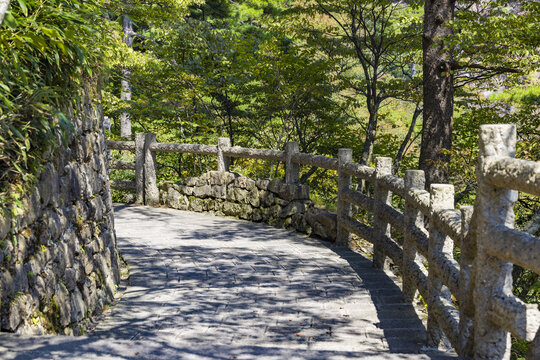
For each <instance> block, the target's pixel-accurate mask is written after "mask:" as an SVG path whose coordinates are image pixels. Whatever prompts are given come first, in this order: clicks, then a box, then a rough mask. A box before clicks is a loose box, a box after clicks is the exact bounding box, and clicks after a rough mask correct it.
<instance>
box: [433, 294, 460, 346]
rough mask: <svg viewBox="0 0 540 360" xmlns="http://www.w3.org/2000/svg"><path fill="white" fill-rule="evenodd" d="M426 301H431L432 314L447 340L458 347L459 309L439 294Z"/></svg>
mask: <svg viewBox="0 0 540 360" xmlns="http://www.w3.org/2000/svg"><path fill="white" fill-rule="evenodd" d="M428 301H430V302H431V309H432V312H433V315H434V317H435V318H436V319H437V323H438V324H439V326H440V327H441V329H442V330H443V331H444V334H445V335H446V337H447V338H448V340H450V343H451V344H452V347H453V348H454V349H459V347H460V344H459V319H460V314H459V311H458V310H457V309H456V307H455V306H454V305H453V304H451V303H450V302H448V301H447V300H446V299H444V298H442V297H439V296H437V297H435V298H434V299H429V300H428Z"/></svg>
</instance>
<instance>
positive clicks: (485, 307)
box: [473, 125, 518, 360]
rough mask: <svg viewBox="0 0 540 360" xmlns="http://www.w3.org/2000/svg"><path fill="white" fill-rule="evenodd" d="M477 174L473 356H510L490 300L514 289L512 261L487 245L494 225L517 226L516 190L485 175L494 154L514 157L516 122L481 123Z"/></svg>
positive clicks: (507, 340) (507, 337)
mask: <svg viewBox="0 0 540 360" xmlns="http://www.w3.org/2000/svg"><path fill="white" fill-rule="evenodd" d="M478 149H479V154H478V164H477V169H476V177H477V179H478V191H477V194H476V201H477V203H476V211H477V217H476V226H477V228H476V229H477V230H476V240H477V243H476V245H477V252H476V261H475V268H474V272H475V287H474V295H473V296H474V305H475V315H474V358H475V359H491V360H498V359H509V358H510V347H511V344H510V334H509V333H508V332H507V331H506V330H504V329H503V328H501V327H500V326H497V325H496V324H495V323H494V322H493V321H491V319H490V318H489V310H490V307H491V301H492V299H493V297H494V296H495V295H498V294H510V293H511V292H512V264H511V263H509V262H506V261H503V260H500V259H498V258H497V257H495V256H491V255H489V254H488V253H487V252H486V250H485V247H486V244H487V243H489V241H490V232H491V231H493V226H494V225H505V226H507V227H510V228H513V227H514V210H513V208H514V203H515V202H516V201H517V195H518V193H517V191H514V190H507V189H501V188H496V187H493V186H491V185H489V184H488V183H487V182H486V181H485V180H484V177H483V167H484V166H485V162H486V160H488V158H489V157H492V156H504V157H515V153H516V127H515V125H482V126H481V127H480V136H479V144H478Z"/></svg>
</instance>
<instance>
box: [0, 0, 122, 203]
mask: <svg viewBox="0 0 540 360" xmlns="http://www.w3.org/2000/svg"><path fill="white" fill-rule="evenodd" d="M103 23H104V22H103V19H101V18H100V17H99V4H98V3H97V2H95V1H76V0H53V1H42V0H18V1H14V2H11V7H10V10H9V12H8V13H7V16H6V18H5V21H4V23H3V25H2V27H1V28H0V69H1V70H0V119H1V123H0V198H2V200H5V199H4V198H5V197H9V198H10V200H9V201H7V200H5V201H1V203H2V204H6V203H13V202H16V201H18V199H19V196H20V195H18V194H19V193H21V192H23V191H24V190H25V189H26V188H27V187H28V186H30V185H31V183H32V179H33V175H31V174H35V173H36V172H37V171H38V169H39V168H40V166H41V164H42V162H43V160H44V159H46V158H47V157H48V156H50V154H51V152H52V151H53V150H54V148H55V146H57V144H59V143H60V142H64V143H66V142H67V140H68V137H69V133H70V131H71V129H72V125H71V123H70V121H69V119H68V117H67V115H66V114H67V113H69V111H73V110H74V109H77V106H76V101H77V94H78V93H79V91H80V89H81V86H82V84H83V82H84V81H85V80H84V79H85V78H89V77H92V76H93V74H94V71H95V70H96V69H99V68H102V64H103V62H104V60H106V59H107V58H108V57H109V56H111V55H112V54H111V53H110V49H109V48H108V47H107V46H104V45H105V44H106V43H108V42H111V41H112V39H110V38H109V37H108V35H106V32H104V31H102V30H103V25H102V24H103ZM70 116H73V114H70ZM22 184H24V185H22ZM8 187H9V188H8Z"/></svg>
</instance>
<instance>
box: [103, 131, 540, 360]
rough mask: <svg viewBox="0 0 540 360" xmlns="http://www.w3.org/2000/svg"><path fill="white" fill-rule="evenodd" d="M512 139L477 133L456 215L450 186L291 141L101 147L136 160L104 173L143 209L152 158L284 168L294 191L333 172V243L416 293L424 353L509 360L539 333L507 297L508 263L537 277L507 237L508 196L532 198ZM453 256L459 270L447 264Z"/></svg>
mask: <svg viewBox="0 0 540 360" xmlns="http://www.w3.org/2000/svg"><path fill="white" fill-rule="evenodd" d="M515 134H516V133H515V126H513V125H484V126H482V127H481V130H480V158H479V161H478V170H477V176H478V182H479V190H478V194H477V202H476V204H475V207H474V208H473V207H472V206H462V207H461V208H460V209H459V210H456V209H455V208H454V187H453V185H448V184H432V185H431V186H430V188H429V191H427V190H426V189H425V180H424V173H423V171H420V170H407V171H406V172H405V177H404V178H399V177H397V176H394V175H392V173H391V167H392V160H391V159H390V158H384V157H379V158H377V159H376V165H375V168H371V167H368V166H364V165H360V164H357V163H354V162H353V161H352V151H351V150H350V149H340V150H339V153H338V158H337V159H335V158H331V157H326V156H319V155H311V154H305V153H300V152H299V150H298V144H297V143H295V142H291V143H288V144H287V145H286V148H285V151H277V150H260V149H247V148H241V147H230V143H229V140H228V139H226V138H220V139H219V142H218V145H217V146H210V145H197V144H165V143H158V142H156V140H155V135H154V134H137V137H136V141H135V142H112V141H110V142H108V146H109V149H117V150H130V151H135V153H136V161H135V163H132V164H130V163H120V162H115V163H113V164H111V167H112V168H120V169H135V170H136V181H135V182H116V183H113V184H112V186H113V187H116V188H120V189H133V190H136V199H137V202H138V203H141V204H142V203H144V204H148V205H156V204H158V203H159V200H160V199H159V197H160V192H159V189H158V186H157V184H156V163H155V153H156V152H158V151H166V152H180V153H195V154H213V155H216V156H217V163H218V164H217V165H218V166H217V168H218V171H219V172H228V164H229V158H230V157H244V158H253V159H266V160H274V161H282V162H285V165H286V168H285V169H286V173H285V179H284V181H283V184H284V185H285V186H287V185H296V184H297V182H298V178H299V172H300V166H302V165H310V166H317V167H320V168H325V169H332V170H336V171H337V172H338V194H337V217H336V218H337V224H335V225H336V226H335V227H336V230H335V234H334V237H335V238H336V241H337V243H339V244H342V245H348V243H349V241H350V240H351V234H356V235H357V236H359V237H360V238H362V239H365V240H367V241H369V242H371V243H373V245H374V254H373V264H374V266H375V267H379V268H383V267H384V266H385V263H386V262H387V259H391V261H392V262H393V263H394V264H395V265H396V266H397V267H398V269H399V271H400V272H401V274H402V278H403V297H404V298H405V299H406V300H407V301H412V300H413V299H414V297H415V295H416V293H417V292H419V293H420V295H421V296H422V298H423V299H424V300H425V301H426V304H427V310H428V319H427V334H428V336H427V345H428V346H433V347H435V346H438V345H439V344H440V342H441V341H442V340H443V339H444V338H446V339H448V340H449V341H450V343H451V344H452V346H453V348H454V349H455V350H456V352H457V353H458V354H459V355H460V356H464V357H474V358H477V359H508V358H509V354H510V333H511V334H513V335H514V336H516V337H518V338H520V339H526V340H533V339H534V337H535V334H536V332H537V331H538V328H539V325H540V312H539V311H538V308H537V306H536V305H527V304H524V303H523V302H521V301H520V300H519V299H517V298H515V297H514V296H512V294H511V289H512V286H511V284H512V278H511V270H512V264H513V263H514V264H518V265H520V266H522V267H524V268H527V269H530V270H532V271H535V272H539V270H540V239H538V238H536V237H533V236H531V235H528V234H526V233H523V232H520V231H517V230H514V229H512V226H513V205H514V202H515V201H516V200H517V196H516V192H515V191H514V190H507V189H508V188H512V189H516V190H520V191H524V192H527V193H530V194H533V195H537V196H538V195H540V164H539V163H537V162H531V161H524V160H516V159H514V158H513V156H514V154H515V143H516V135H515ZM207 177H208V175H207ZM210 177H211V176H210ZM353 177H356V178H359V179H362V180H364V181H367V182H369V183H371V184H373V186H374V195H373V197H369V196H366V195H364V194H362V193H360V192H357V191H354V190H353V189H352V188H351V184H352V178H353ZM190 181H192V180H190ZM193 181H195V180H193ZM196 181H199V180H196ZM252 181H253V180H252ZM192 185H194V186H195V185H197V184H195V183H194V184H192ZM198 185H200V186H205V185H206V184H202V183H201V184H198ZM208 185H211V184H210V183H208ZM214 185H215V184H214ZM167 186H169V187H170V186H172V185H167ZM167 186H166V187H167ZM178 186H185V185H178ZM190 191H193V190H190ZM209 191H210V192H211V190H209ZM261 191H262V189H261ZM392 194H394V195H398V196H399V197H401V198H402V199H403V200H404V203H405V205H404V209H403V212H401V211H399V209H396V208H394V207H393V206H392V201H391V200H392ZM162 196H163V191H162ZM225 196H226V195H225ZM164 200H165V204H167V202H166V201H167V198H165V199H164ZM353 206H357V207H359V208H361V209H364V210H366V211H368V212H371V213H373V221H372V224H370V225H367V224H364V223H361V222H359V221H357V220H355V219H354V218H353V216H352V207H353ZM307 215H308V213H307V212H306V218H307V217H308V216H307ZM392 228H394V229H395V230H396V231H398V232H399V233H401V234H403V243H402V245H399V244H398V243H397V242H396V241H395V240H394V239H392V237H391V229H392ZM428 229H429V230H428ZM456 248H458V249H459V251H460V256H459V261H456V260H455V258H454V250H455V249H456ZM428 269H429V270H428Z"/></svg>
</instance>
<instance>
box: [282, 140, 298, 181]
mask: <svg viewBox="0 0 540 360" xmlns="http://www.w3.org/2000/svg"><path fill="white" fill-rule="evenodd" d="M299 152H300V150H299V148H298V142H297V141H289V142H288V143H286V144H285V157H286V159H285V182H286V183H287V184H296V183H297V182H298V177H299V176H300V165H299V164H296V163H295V162H293V161H292V156H293V155H294V154H298V153H299Z"/></svg>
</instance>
